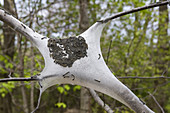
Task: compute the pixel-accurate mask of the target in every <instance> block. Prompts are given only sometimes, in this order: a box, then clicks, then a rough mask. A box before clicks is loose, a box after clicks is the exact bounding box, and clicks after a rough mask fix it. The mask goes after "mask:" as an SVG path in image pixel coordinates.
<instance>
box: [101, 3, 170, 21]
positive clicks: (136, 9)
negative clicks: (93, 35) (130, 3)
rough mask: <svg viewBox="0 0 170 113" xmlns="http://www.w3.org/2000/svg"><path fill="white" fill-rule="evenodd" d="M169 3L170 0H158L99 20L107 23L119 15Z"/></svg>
mask: <svg viewBox="0 0 170 113" xmlns="http://www.w3.org/2000/svg"><path fill="white" fill-rule="evenodd" d="M167 4H170V1H165V2H156V3H153V4H150V5H146V6H143V7H138V8H133V9H131V10H129V11H123V12H120V13H117V14H115V15H113V16H110V17H108V18H106V19H103V20H99V21H98V22H103V23H106V22H108V21H110V20H113V19H115V18H118V17H121V16H124V15H127V14H130V13H134V12H138V11H141V10H145V9H149V8H153V7H158V6H163V5H167Z"/></svg>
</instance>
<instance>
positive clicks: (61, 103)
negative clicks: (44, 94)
mask: <svg viewBox="0 0 170 113" xmlns="http://www.w3.org/2000/svg"><path fill="white" fill-rule="evenodd" d="M55 106H57V107H59V108H61V107H62V108H66V107H67V105H66V104H65V103H63V102H58V103H56V104H55Z"/></svg>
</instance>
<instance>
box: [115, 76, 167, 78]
mask: <svg viewBox="0 0 170 113" xmlns="http://www.w3.org/2000/svg"><path fill="white" fill-rule="evenodd" d="M117 78H119V79H170V77H165V76H159V77H139V76H124V77H120V76H117Z"/></svg>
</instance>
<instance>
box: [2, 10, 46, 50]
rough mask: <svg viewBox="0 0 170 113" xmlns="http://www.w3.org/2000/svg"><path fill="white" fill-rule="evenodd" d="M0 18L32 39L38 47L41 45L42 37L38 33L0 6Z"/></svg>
mask: <svg viewBox="0 0 170 113" xmlns="http://www.w3.org/2000/svg"><path fill="white" fill-rule="evenodd" d="M0 20H1V21H3V22H4V23H6V24H7V25H9V26H10V27H11V28H13V29H14V30H15V31H17V32H19V33H21V34H22V35H24V36H25V37H26V38H28V39H29V40H30V41H32V42H33V43H34V44H35V45H36V46H37V48H38V46H39V45H42V44H41V43H42V41H41V39H42V38H43V37H44V36H42V35H40V34H39V33H37V32H35V31H34V30H32V29H31V28H29V27H28V26H27V25H25V24H24V23H22V22H20V21H19V20H18V19H16V18H14V17H13V16H12V15H11V14H10V13H8V12H7V11H5V10H4V9H2V8H0Z"/></svg>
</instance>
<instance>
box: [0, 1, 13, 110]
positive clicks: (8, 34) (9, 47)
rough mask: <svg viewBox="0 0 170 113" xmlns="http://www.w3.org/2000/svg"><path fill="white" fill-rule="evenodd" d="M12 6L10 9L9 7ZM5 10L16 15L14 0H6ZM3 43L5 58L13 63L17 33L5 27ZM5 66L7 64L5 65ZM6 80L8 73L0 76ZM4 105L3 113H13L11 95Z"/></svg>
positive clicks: (7, 95) (6, 98) (7, 96)
mask: <svg viewBox="0 0 170 113" xmlns="http://www.w3.org/2000/svg"><path fill="white" fill-rule="evenodd" d="M9 6H10V7H9ZM4 9H5V10H6V11H8V12H9V13H10V14H12V15H15V7H14V1H13V0H4ZM3 37H4V39H3V42H2V51H3V54H4V56H8V57H9V59H10V60H11V61H12V60H13V57H14V51H15V50H14V40H15V32H14V31H13V30H12V29H11V28H10V27H9V26H8V25H7V24H4V25H3ZM4 65H5V64H4ZM0 75H2V76H3V77H4V78H6V77H8V73H6V74H4V73H3V74H0ZM0 100H2V103H1V105H0V106H2V107H3V109H2V110H0V112H1V113H12V99H11V95H10V94H9V93H7V94H6V95H5V97H4V98H2V97H1V99H0Z"/></svg>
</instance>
